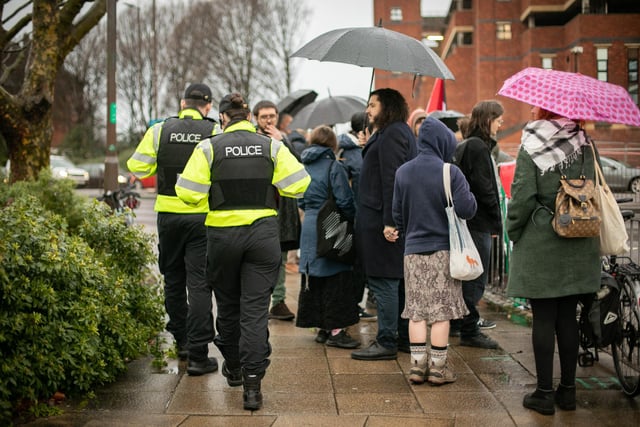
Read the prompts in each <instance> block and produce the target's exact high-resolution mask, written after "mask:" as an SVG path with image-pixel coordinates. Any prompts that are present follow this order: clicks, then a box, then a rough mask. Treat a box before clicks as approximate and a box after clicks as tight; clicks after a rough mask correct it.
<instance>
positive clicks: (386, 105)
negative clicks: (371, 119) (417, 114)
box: [369, 88, 409, 129]
mask: <svg viewBox="0 0 640 427" xmlns="http://www.w3.org/2000/svg"><path fill="white" fill-rule="evenodd" d="M372 95H376V96H377V97H378V100H379V101H380V104H382V111H381V112H380V117H378V120H376V125H377V126H378V129H382V128H383V127H385V126H387V125H390V124H391V123H394V122H406V121H407V118H408V117H409V105H408V104H407V101H406V100H405V99H404V97H403V96H402V94H401V93H400V92H398V91H397V90H395V89H390V88H384V89H378V90H374V91H373V92H371V94H370V95H369V98H371V96H372Z"/></svg>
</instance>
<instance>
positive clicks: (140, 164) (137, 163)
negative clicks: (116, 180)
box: [127, 108, 220, 214]
mask: <svg viewBox="0 0 640 427" xmlns="http://www.w3.org/2000/svg"><path fill="white" fill-rule="evenodd" d="M185 116H189V117H191V118H192V119H194V120H202V119H203V118H202V114H200V111H198V110H197V109H196V108H185V109H184V110H181V111H180V113H178V118H179V119H184V118H185ZM163 124H164V122H160V123H156V124H154V125H153V126H151V127H150V128H149V129H147V132H146V133H145V134H144V137H143V138H142V140H141V141H140V143H139V144H138V147H137V148H136V151H135V152H134V153H133V155H132V156H131V157H130V158H129V160H127V167H128V168H129V171H131V172H132V173H133V174H134V175H135V176H136V177H138V178H146V177H148V176H152V175H155V174H156V172H157V169H158V163H157V160H158V149H159V144H160V134H161V133H162V125H163ZM216 133H220V126H219V125H218V124H217V123H216V125H215V127H214V129H213V133H212V134H214V135H215V134H216ZM154 210H155V211H156V212H172V213H184V214H193V213H207V212H209V205H208V203H207V202H206V200H204V201H202V202H201V203H199V204H197V205H188V204H186V203H184V202H183V201H182V200H180V199H179V198H178V197H177V196H168V195H165V194H158V196H157V197H156V203H155V206H154Z"/></svg>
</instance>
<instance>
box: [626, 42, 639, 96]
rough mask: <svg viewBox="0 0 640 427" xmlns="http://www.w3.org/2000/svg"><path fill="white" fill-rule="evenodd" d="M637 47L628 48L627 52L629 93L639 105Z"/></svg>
mask: <svg viewBox="0 0 640 427" xmlns="http://www.w3.org/2000/svg"><path fill="white" fill-rule="evenodd" d="M639 50H640V49H639V48H637V47H632V48H629V49H628V51H627V52H628V53H627V75H628V79H629V83H628V84H629V95H631V99H633V102H635V103H636V105H638V51H639Z"/></svg>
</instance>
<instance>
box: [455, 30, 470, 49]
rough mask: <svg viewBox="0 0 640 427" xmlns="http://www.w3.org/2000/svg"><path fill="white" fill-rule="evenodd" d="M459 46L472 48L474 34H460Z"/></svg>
mask: <svg viewBox="0 0 640 427" xmlns="http://www.w3.org/2000/svg"><path fill="white" fill-rule="evenodd" d="M458 44H459V45H460V46H471V45H472V44H473V33H472V32H466V33H458Z"/></svg>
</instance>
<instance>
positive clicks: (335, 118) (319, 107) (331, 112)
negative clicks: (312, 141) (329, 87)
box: [289, 96, 367, 129]
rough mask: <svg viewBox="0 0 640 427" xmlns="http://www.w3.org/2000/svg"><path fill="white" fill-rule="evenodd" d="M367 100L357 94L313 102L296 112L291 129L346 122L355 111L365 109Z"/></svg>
mask: <svg viewBox="0 0 640 427" xmlns="http://www.w3.org/2000/svg"><path fill="white" fill-rule="evenodd" d="M366 108H367V101H365V100H364V99H362V98H359V97H357V96H330V97H329V98H324V99H321V100H320V101H316V102H313V103H311V104H309V105H307V106H306V107H304V108H303V109H302V110H300V111H299V112H298V114H296V116H295V117H294V118H293V121H292V122H291V124H290V125H289V127H290V128H291V129H311V128H314V127H316V126H318V125H329V126H333V125H335V124H336V123H346V122H348V121H349V120H351V116H352V115H353V114H354V113H357V112H360V111H364V110H365V109H366Z"/></svg>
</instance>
